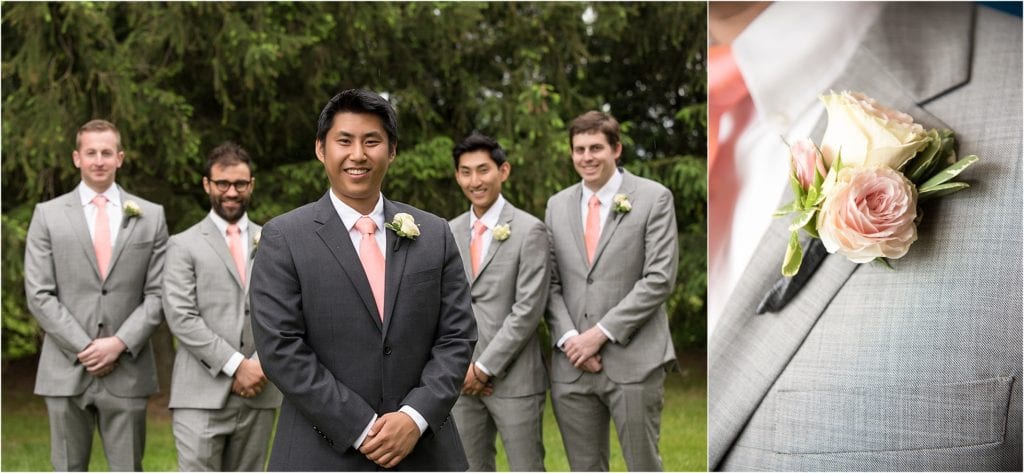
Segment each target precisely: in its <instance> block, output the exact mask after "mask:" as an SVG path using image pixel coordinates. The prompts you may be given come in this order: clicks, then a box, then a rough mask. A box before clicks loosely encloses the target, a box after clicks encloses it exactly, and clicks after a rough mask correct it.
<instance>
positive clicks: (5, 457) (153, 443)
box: [0, 354, 707, 471]
mask: <svg viewBox="0 0 1024 473" xmlns="http://www.w3.org/2000/svg"><path fill="white" fill-rule="evenodd" d="M680 361H681V364H682V366H683V367H684V369H683V373H679V372H673V373H669V375H668V378H667V379H666V381H665V409H664V412H663V414H662V421H661V456H662V460H663V462H664V465H665V470H666V471H707V459H706V454H705V452H706V449H707V440H706V439H707V436H706V429H705V426H706V413H707V407H706V406H707V397H706V391H707V390H706V377H705V372H706V371H705V368H704V355H703V354H695V355H692V356H682V357H681V360H680ZM30 363H31V365H30V366H26V367H22V366H19V365H20V364H24V365H29V362H24V361H22V360H19V361H16V362H14V363H11V364H5V366H4V372H3V393H2V406H0V470H3V471H50V470H51V469H52V468H51V465H50V439H49V435H50V434H49V430H50V429H49V425H48V422H47V417H46V406H45V405H44V404H43V401H42V398H40V397H38V396H35V395H33V394H32V382H33V379H32V378H34V369H35V363H34V360H31V362H30ZM166 403H167V398H166V397H162V398H160V397H158V398H154V399H153V400H151V402H150V406H149V416H148V420H147V434H146V454H145V457H144V458H143V462H142V466H143V468H144V469H145V470H147V471H177V469H178V464H177V457H176V454H175V449H174V437H173V435H172V434H171V422H170V414H169V413H168V410H167V408H166V405H167V404H166ZM544 448H545V450H546V458H545V461H544V465H545V467H546V468H547V470H548V471H568V470H569V464H568V462H567V461H566V458H565V449H564V447H563V446H562V437H561V435H560V434H559V432H558V426H557V425H556V424H555V418H554V414H553V413H552V411H551V403H550V400H549V401H548V403H547V404H546V406H545V412H544ZM108 469H109V468H108V467H107V461H106V458H105V456H104V455H103V448H102V443H101V442H100V440H99V436H98V435H96V436H94V441H93V448H92V459H91V461H90V463H89V470H91V471H106V470H108ZM498 470H499V471H508V462H507V460H506V459H505V452H504V450H503V449H502V447H501V442H500V441H499V442H498ZM611 470H612V471H626V465H625V462H624V461H623V459H622V451H621V449H620V448H619V444H618V440H617V438H616V435H615V429H614V427H613V428H612V429H611Z"/></svg>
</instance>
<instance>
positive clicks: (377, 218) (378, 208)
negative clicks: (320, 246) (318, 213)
mask: <svg viewBox="0 0 1024 473" xmlns="http://www.w3.org/2000/svg"><path fill="white" fill-rule="evenodd" d="M327 194H328V195H330V196H331V203H332V204H334V210H335V211H336V212H338V216H339V217H341V223H343V224H345V229H346V230H348V231H350V232H351V231H352V227H354V226H355V225H356V221H357V220H359V217H362V216H363V214H361V213H359V212H358V211H356V210H355V209H353V208H352V207H349V206H348V204H346V203H344V202H342V201H341V199H339V198H338V196H336V195H334V191H328V192H327ZM368 217H370V219H372V220H373V223H376V224H377V230H379V231H384V194H379V195H378V196H377V205H374V206H373V211H371V212H370V215H368Z"/></svg>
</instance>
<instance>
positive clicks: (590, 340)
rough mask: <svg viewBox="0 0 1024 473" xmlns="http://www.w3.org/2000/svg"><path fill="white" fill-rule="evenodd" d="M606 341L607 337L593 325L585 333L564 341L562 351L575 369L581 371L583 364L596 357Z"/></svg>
mask: <svg viewBox="0 0 1024 473" xmlns="http://www.w3.org/2000/svg"><path fill="white" fill-rule="evenodd" d="M606 341H608V337H606V336H605V335H604V332H602V331H601V329H599V328H597V326H596V325H595V326H593V327H591V328H590V329H589V330H587V331H586V332H583V333H581V334H579V335H577V336H575V337H572V338H570V339H569V340H566V342H565V345H563V348H562V351H564V352H565V356H567V357H569V361H570V362H571V363H572V364H573V366H575V367H576V369H583V365H584V363H586V361H587V360H588V359H589V358H590V357H592V356H594V355H596V354H597V352H598V351H600V350H601V347H602V346H603V345H604V342H606Z"/></svg>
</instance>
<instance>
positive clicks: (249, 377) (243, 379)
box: [231, 359, 267, 397]
mask: <svg viewBox="0 0 1024 473" xmlns="http://www.w3.org/2000/svg"><path fill="white" fill-rule="evenodd" d="M266 384H267V377H266V375H264V374H263V366H261V365H260V362H259V361H258V360H252V359H244V360H242V363H241V364H239V365H238V369H237V370H235V380H234V381H233V382H232V383H231V392H233V393H235V394H238V395H239V396H242V397H254V396H257V395H259V393H260V392H262V391H263V386H265V385H266Z"/></svg>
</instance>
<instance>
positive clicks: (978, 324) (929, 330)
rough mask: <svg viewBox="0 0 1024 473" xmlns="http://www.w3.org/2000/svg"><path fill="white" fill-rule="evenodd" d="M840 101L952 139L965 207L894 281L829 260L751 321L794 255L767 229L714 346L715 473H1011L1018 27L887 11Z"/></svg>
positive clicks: (941, 205)
mask: <svg viewBox="0 0 1024 473" xmlns="http://www.w3.org/2000/svg"><path fill="white" fill-rule="evenodd" d="M833 89H834V90H843V89H850V90H859V91H862V92H864V93H866V94H868V95H870V96H873V97H875V98H877V99H878V100H879V101H880V102H881V103H883V104H887V105H889V106H892V107H894V108H897V109H899V110H902V111H905V112H907V113H909V114H910V115H912V116H913V117H914V118H915V120H916V121H917V122H919V123H922V124H923V125H924V126H925V127H948V128H951V129H952V130H954V131H955V132H956V134H957V137H958V139H959V143H960V154H961V156H963V155H967V154H977V155H978V156H980V157H981V160H980V161H979V162H978V163H977V164H975V165H974V166H972V167H971V168H970V169H968V170H967V171H966V172H965V173H964V174H962V175H961V180H965V181H967V182H969V183H970V184H971V188H970V189H967V190H965V191H962V192H960V193H957V194H954V195H951V196H947V197H944V198H942V199H939V200H936V201H929V202H926V203H924V205H923V206H922V209H923V211H924V221H923V223H922V225H921V226H920V227H919V228H918V232H919V235H920V237H919V239H918V241H917V242H916V243H914V245H913V246H912V247H911V248H910V251H909V253H907V255H906V256H904V257H903V258H901V259H899V260H895V261H894V262H893V266H894V268H895V270H888V269H885V268H883V267H879V266H877V265H855V264H853V263H850V262H849V261H847V260H846V259H845V258H842V257H841V256H836V255H830V256H828V257H827V258H825V260H824V262H823V263H822V264H821V266H820V267H819V268H818V270H817V271H816V272H815V273H814V274H813V276H811V279H810V280H809V281H808V283H807V285H806V286H804V287H803V288H802V289H801V291H800V292H799V293H798V294H797V296H796V297H795V298H794V299H793V300H792V301H790V302H789V304H788V305H787V306H786V307H784V308H783V309H782V310H781V311H780V312H779V313H769V314H764V315H759V316H758V315H754V310H755V307H756V305H757V303H758V302H759V300H760V298H761V296H762V295H764V294H765V292H766V291H767V290H768V289H769V288H770V287H771V284H772V283H773V282H774V281H775V279H777V278H778V277H779V268H780V266H781V263H782V258H783V254H784V253H785V249H786V242H787V238H788V232H787V229H786V227H787V226H788V225H789V222H788V219H780V220H779V221H776V222H774V224H773V225H772V226H771V228H770V229H769V230H768V231H767V233H766V234H765V235H764V237H763V238H762V239H761V242H760V246H759V248H758V250H757V251H756V252H755V255H754V258H753V260H752V261H751V262H750V265H749V266H748V268H747V270H746V273H745V274H744V276H743V278H742V279H741V280H740V282H739V284H738V286H737V288H736V290H735V292H734V293H733V295H732V296H731V299H730V301H729V303H728V304H727V306H726V310H725V312H724V314H723V317H722V319H721V322H720V324H719V325H718V328H717V329H716V330H715V331H714V333H713V336H712V338H711V340H710V343H709V355H708V360H709V367H708V368H709V371H708V373H709V374H708V404H709V405H708V437H709V440H708V456H709V458H708V465H709V467H711V468H712V469H739V470H761V469H766V470H789V471H800V470H967V471H970V470H1000V469H1010V470H1018V471H1019V470H1020V469H1021V330H1022V327H1021V318H1022V316H1021V314H1022V312H1021V246H1022V242H1021V237H1022V235H1021V201H1022V198H1021V152H1022V150H1021V23H1020V19H1019V18H1010V17H1007V16H1004V15H1002V14H998V13H995V12H994V11H992V10H989V9H987V8H977V7H974V6H972V5H963V4H941V5H927V4H914V5H909V6H908V5H900V4H894V5H889V6H887V7H886V8H885V10H884V11H883V12H882V14H881V15H880V17H879V20H878V22H877V23H876V24H875V25H874V26H873V27H872V28H871V29H870V30H869V32H868V33H867V35H866V39H865V42H864V44H863V45H861V47H860V49H859V51H858V52H857V53H856V54H855V56H854V58H853V59H852V60H851V62H850V63H849V64H848V65H847V67H846V72H845V73H844V74H842V75H841V78H840V79H839V80H838V81H837V82H836V83H835V84H834V86H833ZM822 129H823V128H822ZM812 138H814V139H815V140H819V139H820V138H821V137H820V135H819V136H814V137H812Z"/></svg>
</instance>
